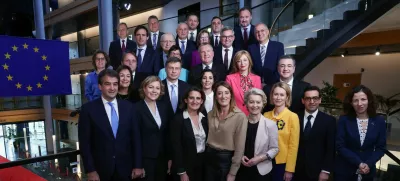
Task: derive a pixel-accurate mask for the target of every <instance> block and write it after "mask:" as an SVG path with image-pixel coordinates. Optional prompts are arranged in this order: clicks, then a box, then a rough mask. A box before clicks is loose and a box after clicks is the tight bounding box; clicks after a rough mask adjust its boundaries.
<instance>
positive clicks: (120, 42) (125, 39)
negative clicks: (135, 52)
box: [119, 38, 128, 48]
mask: <svg viewBox="0 0 400 181" xmlns="http://www.w3.org/2000/svg"><path fill="white" fill-rule="evenodd" d="M122 40H124V42H125V48H126V47H128V46H127V45H126V43H127V42H126V41H127V40H128V38H124V39H119V45H120V46H121V48H122Z"/></svg>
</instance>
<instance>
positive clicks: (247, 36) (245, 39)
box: [243, 28, 249, 49]
mask: <svg viewBox="0 0 400 181" xmlns="http://www.w3.org/2000/svg"><path fill="white" fill-rule="evenodd" d="M248 40H249V35H247V28H243V42H244V46H245V48H246V49H247V41H248Z"/></svg>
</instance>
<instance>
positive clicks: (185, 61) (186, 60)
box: [175, 38, 197, 70]
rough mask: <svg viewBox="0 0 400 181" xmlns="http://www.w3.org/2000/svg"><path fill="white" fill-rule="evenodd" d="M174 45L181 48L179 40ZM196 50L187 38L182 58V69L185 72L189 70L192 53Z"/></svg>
mask: <svg viewBox="0 0 400 181" xmlns="http://www.w3.org/2000/svg"><path fill="white" fill-rule="evenodd" d="M175 43H176V45H178V46H179V47H181V44H180V42H179V39H176V42H175ZM195 50H197V46H196V43H195V42H193V41H190V40H189V38H188V40H187V43H186V47H185V53H183V52H182V53H183V56H182V68H185V69H186V70H190V64H191V62H192V52H193V51H195Z"/></svg>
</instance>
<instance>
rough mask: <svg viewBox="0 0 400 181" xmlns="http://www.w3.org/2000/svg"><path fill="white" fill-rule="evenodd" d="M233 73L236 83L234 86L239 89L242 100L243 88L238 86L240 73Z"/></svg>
mask: <svg viewBox="0 0 400 181" xmlns="http://www.w3.org/2000/svg"><path fill="white" fill-rule="evenodd" d="M234 75H235V80H238V81H235V84H236V88H237V90H239V95H240V97H241V98H242V100H244V93H243V89H242V87H240V73H237V74H234Z"/></svg>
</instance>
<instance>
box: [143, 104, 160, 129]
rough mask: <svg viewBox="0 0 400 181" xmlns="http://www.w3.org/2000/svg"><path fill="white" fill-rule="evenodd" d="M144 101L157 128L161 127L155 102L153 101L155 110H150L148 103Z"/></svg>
mask: <svg viewBox="0 0 400 181" xmlns="http://www.w3.org/2000/svg"><path fill="white" fill-rule="evenodd" d="M144 102H145V103H146V106H147V108H149V111H150V113H151V115H152V116H153V118H154V120H156V123H157V126H158V128H160V127H161V117H160V113H159V112H158V108H157V103H155V105H156V112H153V111H151V109H150V107H149V105H148V104H147V102H146V101H144Z"/></svg>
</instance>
